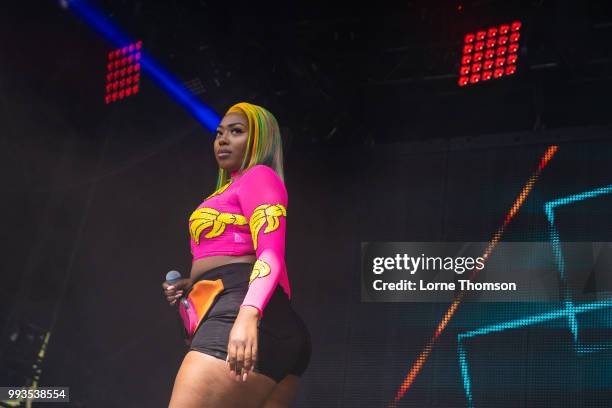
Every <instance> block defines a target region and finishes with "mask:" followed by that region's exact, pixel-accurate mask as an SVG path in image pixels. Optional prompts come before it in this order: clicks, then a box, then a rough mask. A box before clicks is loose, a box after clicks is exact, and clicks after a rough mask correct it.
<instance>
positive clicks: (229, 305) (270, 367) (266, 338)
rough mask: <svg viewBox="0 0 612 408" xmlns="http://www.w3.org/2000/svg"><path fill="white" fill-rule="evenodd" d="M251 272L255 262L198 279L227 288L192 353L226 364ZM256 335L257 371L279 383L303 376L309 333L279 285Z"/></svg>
mask: <svg viewBox="0 0 612 408" xmlns="http://www.w3.org/2000/svg"><path fill="white" fill-rule="evenodd" d="M252 270H253V264H252V263H243V262H240V263H231V264H227V265H222V266H219V267H216V268H213V269H211V270H209V271H206V272H205V273H204V274H203V275H202V276H201V277H199V278H198V280H200V279H209V280H215V279H218V278H221V279H222V280H223V287H224V289H223V291H222V292H221V293H220V294H219V296H217V298H216V299H215V301H214V303H213V304H212V306H211V308H210V310H209V311H208V312H207V314H206V316H204V319H203V320H202V323H201V324H200V326H199V327H198V330H197V331H196V333H195V335H194V336H193V339H192V341H191V345H190V350H196V351H200V352H202V353H206V354H209V355H211V356H214V357H217V358H219V359H221V360H224V361H225V359H226V357H227V344H228V342H229V333H230V331H231V330H232V326H233V325H234V320H236V317H237V316H238V312H239V311H240V305H241V304H242V302H243V300H244V297H245V295H246V293H247V290H248V286H249V277H250V275H251V271H252ZM194 283H195V282H194ZM257 332H258V334H257V350H258V351H257V360H256V361H255V368H254V371H255V372H258V373H261V374H264V375H266V376H268V377H270V378H272V379H273V380H274V381H276V382H277V383H278V382H280V381H281V380H282V379H283V378H285V376H286V375H287V374H294V375H298V376H299V375H302V373H303V372H304V371H305V370H306V367H307V366H308V362H309V361H310V352H311V348H310V347H311V346H310V334H309V332H308V329H307V328H306V325H305V324H304V321H303V320H302V319H301V318H300V316H298V314H297V313H296V312H295V311H294V310H293V307H292V306H291V300H290V299H289V298H288V297H287V294H286V293H285V291H284V290H283V288H282V287H281V286H280V285H277V286H276V289H275V290H274V293H273V294H272V296H271V297H270V300H269V301H268V303H267V305H266V307H265V309H264V311H263V317H262V318H261V319H260V320H259V322H258V330H257Z"/></svg>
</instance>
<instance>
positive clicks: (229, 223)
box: [189, 164, 291, 319]
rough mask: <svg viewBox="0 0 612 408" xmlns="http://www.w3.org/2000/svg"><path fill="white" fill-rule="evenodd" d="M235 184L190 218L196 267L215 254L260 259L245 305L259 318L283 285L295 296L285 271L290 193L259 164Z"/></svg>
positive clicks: (234, 177)
mask: <svg viewBox="0 0 612 408" xmlns="http://www.w3.org/2000/svg"><path fill="white" fill-rule="evenodd" d="M231 177H232V179H231V180H230V181H229V182H228V183H226V184H225V185H224V186H222V187H220V188H219V189H218V190H217V191H215V192H214V193H212V194H211V195H210V196H208V197H206V199H205V200H204V201H203V202H202V203H201V204H200V205H199V206H198V208H197V209H196V210H195V211H194V212H193V214H191V217H189V235H190V237H191V238H190V241H191V254H192V255H193V262H195V261H196V260H197V259H200V258H204V257H207V256H213V255H247V254H252V253H255V255H256V256H257V260H256V261H255V264H254V265H253V271H252V273H251V276H250V278H249V289H248V291H247V294H246V296H245V297H244V301H243V302H242V305H241V306H245V305H249V306H253V307H255V308H257V309H258V310H259V319H261V317H262V316H263V310H264V308H265V307H266V304H267V303H268V300H269V299H270V297H271V296H272V293H273V292H274V289H276V285H277V284H280V285H281V287H282V288H283V289H284V291H285V293H287V296H288V297H289V298H290V297H291V290H290V287H289V279H288V276H287V269H286V266H285V230H286V217H287V190H286V189H285V185H284V184H283V182H282V180H281V178H280V177H279V176H278V174H276V172H275V171H274V170H273V169H272V168H271V167H268V166H265V165H262V164H258V165H255V166H253V167H251V168H250V169H247V170H246V171H244V172H243V173H242V174H239V173H238V171H234V172H232V173H231Z"/></svg>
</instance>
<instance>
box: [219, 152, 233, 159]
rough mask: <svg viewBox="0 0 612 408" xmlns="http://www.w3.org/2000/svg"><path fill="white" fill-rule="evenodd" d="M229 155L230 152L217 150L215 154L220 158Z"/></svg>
mask: <svg viewBox="0 0 612 408" xmlns="http://www.w3.org/2000/svg"><path fill="white" fill-rule="evenodd" d="M229 155H230V152H219V153H217V156H218V157H219V158H220V159H225V158H227V157H229Z"/></svg>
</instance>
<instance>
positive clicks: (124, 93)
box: [104, 41, 142, 105]
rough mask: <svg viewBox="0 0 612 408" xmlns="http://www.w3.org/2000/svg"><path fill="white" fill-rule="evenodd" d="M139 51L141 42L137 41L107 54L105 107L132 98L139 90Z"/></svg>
mask: <svg viewBox="0 0 612 408" xmlns="http://www.w3.org/2000/svg"><path fill="white" fill-rule="evenodd" d="M141 49H142V41H137V42H135V43H132V44H129V45H126V46H125V47H122V48H119V49H116V50H113V51H109V52H108V55H107V64H106V68H107V73H106V86H105V90H106V93H105V95H104V102H105V103H106V104H107V105H108V104H110V103H112V102H116V101H118V100H122V99H125V98H127V97H129V96H133V95H134V94H136V93H138V91H139V90H140V62H139V61H140V58H141V52H140V50H141Z"/></svg>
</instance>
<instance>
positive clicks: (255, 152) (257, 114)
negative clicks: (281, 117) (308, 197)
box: [215, 102, 285, 189]
mask: <svg viewBox="0 0 612 408" xmlns="http://www.w3.org/2000/svg"><path fill="white" fill-rule="evenodd" d="M233 112H241V113H243V114H244V115H245V116H246V117H247V120H248V122H249V137H248V141H247V146H246V149H245V151H244V157H243V158H242V165H241V166H240V172H243V171H245V170H248V169H250V168H251V167H253V166H255V165H257V164H265V165H266V166H269V167H271V168H272V169H273V170H274V171H275V172H276V174H278V176H279V177H280V178H281V180H282V181H283V182H285V176H284V172H283V145H282V141H281V135H280V129H279V127H278V122H277V121H276V118H275V117H274V115H272V114H271V113H270V112H269V111H268V110H266V109H264V108H262V107H261V106H258V105H253V104H251V103H247V102H239V103H237V104H235V105H233V106H232V107H230V108H229V109H228V110H227V112H226V113H225V114H226V115H227V114H228V113H233ZM230 177H231V175H230V173H229V172H228V171H226V170H225V169H222V168H219V175H218V177H217V186H216V187H215V189H218V188H220V187H221V186H223V185H225V183H227V182H228V181H229V179H230Z"/></svg>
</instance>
